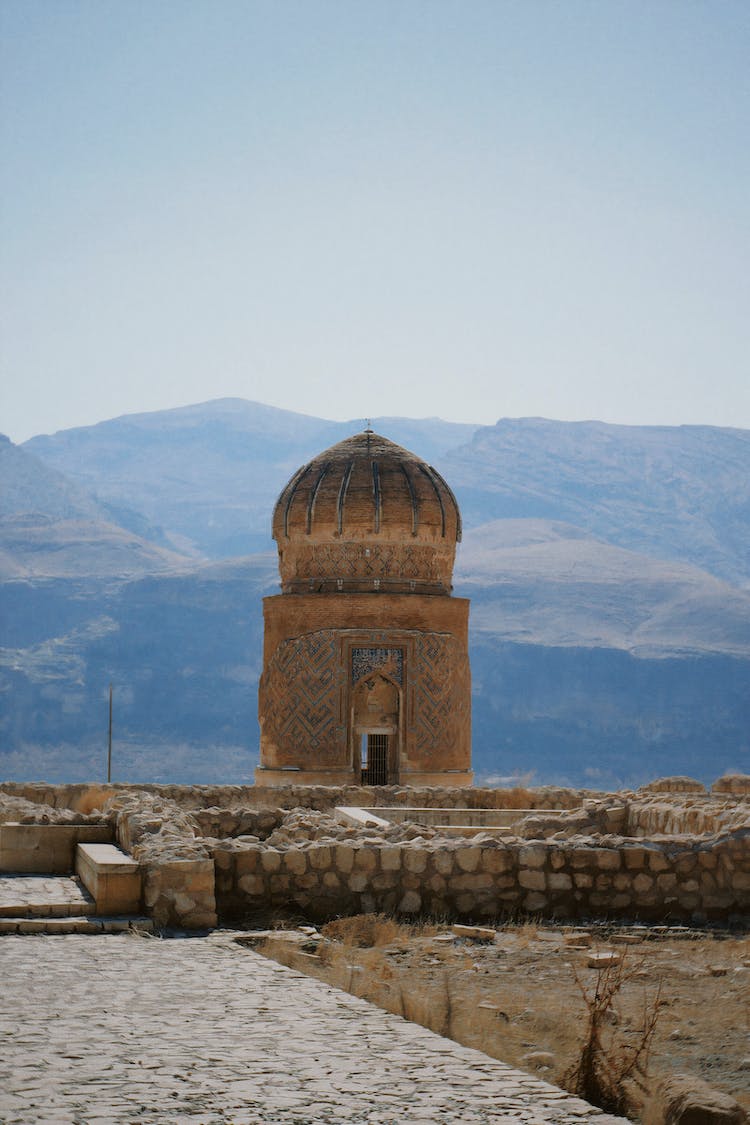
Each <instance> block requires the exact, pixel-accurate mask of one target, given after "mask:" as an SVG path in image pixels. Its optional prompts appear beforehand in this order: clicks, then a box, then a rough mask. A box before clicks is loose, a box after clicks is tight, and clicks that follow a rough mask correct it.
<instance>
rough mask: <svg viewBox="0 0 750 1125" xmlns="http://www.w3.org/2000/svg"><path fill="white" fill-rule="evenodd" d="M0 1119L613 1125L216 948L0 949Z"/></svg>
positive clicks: (29, 941) (41, 945)
mask: <svg viewBox="0 0 750 1125" xmlns="http://www.w3.org/2000/svg"><path fill="white" fill-rule="evenodd" d="M0 982H1V984H0V988H1V993H2V1003H1V1004H0V1120H1V1121H2V1122H3V1123H4V1125H11V1123H16V1122H24V1123H30V1122H42V1121H44V1122H55V1125H65V1123H71V1122H75V1123H80V1125H109V1123H111V1122H138V1123H142V1122H148V1123H151V1125H157V1123H162V1122H169V1123H172V1122H185V1123H190V1125H215V1123H216V1125H218V1123H223V1125H261V1123H262V1125H344V1123H345V1122H346V1123H353V1125H365V1123H368V1125H396V1123H398V1125H402V1123H410V1122H421V1123H424V1125H449V1123H450V1125H459V1123H460V1125H475V1123H476V1125H479V1123H485V1122H504V1123H505V1125H586V1123H587V1122H590V1123H591V1125H604V1123H605V1122H606V1123H608V1125H613V1123H614V1122H615V1121H616V1120H617V1121H619V1120H621V1119H615V1118H613V1117H607V1116H605V1115H602V1114H599V1112H598V1111H597V1110H594V1109H593V1108H592V1107H591V1106H589V1105H587V1104H586V1103H585V1102H582V1101H579V1100H578V1099H576V1098H572V1097H570V1096H569V1095H567V1094H564V1093H563V1092H562V1091H560V1090H558V1089H557V1088H556V1087H554V1086H550V1085H548V1084H547V1083H545V1082H542V1081H541V1080H539V1079H537V1078H534V1077H532V1076H530V1075H526V1074H523V1073H522V1072H520V1071H515V1070H512V1069H510V1068H509V1067H507V1066H505V1065H504V1064H503V1063H500V1062H496V1061H495V1060H494V1059H490V1058H488V1057H487V1056H486V1055H483V1054H481V1053H480V1052H478V1051H473V1050H471V1049H469V1048H467V1047H462V1046H460V1045H459V1044H456V1043H453V1042H451V1041H450V1040H447V1039H441V1038H440V1037H439V1036H437V1035H435V1034H433V1033H432V1032H430V1031H427V1030H426V1029H424V1028H422V1027H419V1026H418V1025H416V1024H411V1023H408V1022H407V1021H405V1020H403V1019H401V1018H400V1017H398V1016H394V1015H390V1014H388V1013H386V1012H383V1011H381V1010H380V1009H379V1008H376V1007H374V1006H372V1005H370V1004H368V1003H366V1002H365V1001H363V1000H359V999H357V998H356V997H353V996H350V995H348V994H347V993H343V992H339V991H338V990H336V989H333V988H329V987H328V986H327V985H324V984H321V983H320V982H319V981H316V980H312V979H311V978H309V977H306V976H303V975H302V974H300V973H297V972H294V971H292V970H291V969H287V968H284V967H283V966H281V965H277V964H276V963H275V962H272V961H268V960H266V959H265V958H263V957H260V956H259V955H257V954H255V953H252V952H250V951H248V950H245V949H243V948H241V947H240V946H238V945H237V944H236V943H234V942H233V941H232V940H231V935H229V934H228V933H226V932H221V931H217V932H216V933H214V934H213V935H211V936H209V937H202V938H190V939H188V938H182V939H180V938H172V939H165V940H161V939H154V938H151V939H149V938H144V937H139V936H135V935H127V936H126V935H122V936H119V935H118V936H101V937H84V936H81V935H76V934H73V935H68V936H58V937H52V936H42V935H39V936H36V935H34V936H26V937H20V936H6V937H2V938H0Z"/></svg>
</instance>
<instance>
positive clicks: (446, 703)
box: [410, 633, 470, 764]
mask: <svg viewBox="0 0 750 1125" xmlns="http://www.w3.org/2000/svg"><path fill="white" fill-rule="evenodd" d="M415 663H416V675H414V676H413V677H410V679H411V680H412V683H413V685H414V692H415V698H414V714H415V719H416V747H415V749H416V759H417V760H418V761H419V762H420V764H424V763H426V762H427V761H429V759H430V758H431V757H432V755H441V752H442V753H444V752H445V749H446V748H447V747H448V746H450V745H451V743H452V742H454V740H455V739H456V738H458V737H459V733H458V732H459V730H460V728H461V726H462V724H463V721H464V718H463V711H464V706H465V704H466V701H467V699H469V698H470V696H469V689H468V674H469V664H468V660H467V658H466V657H465V656H464V657H463V659H462V657H461V652H460V649H459V646H458V644H457V643H456V641H455V639H454V638H453V637H452V636H450V635H449V634H445V633H417V634H416V652H415Z"/></svg>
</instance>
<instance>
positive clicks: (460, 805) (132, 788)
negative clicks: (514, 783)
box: [0, 781, 604, 812]
mask: <svg viewBox="0 0 750 1125" xmlns="http://www.w3.org/2000/svg"><path fill="white" fill-rule="evenodd" d="M0 792H1V793H7V794H8V795H11V796H16V797H22V798H23V799H24V800H27V801H32V802H34V803H35V804H42V805H47V806H50V807H52V808H57V809H73V810H76V811H79V812H91V811H92V810H94V809H99V810H101V809H103V808H104V806H105V804H106V803H107V801H108V800H109V799H110V798H111V797H115V796H118V795H121V794H123V793H132V792H138V793H147V794H149V795H151V796H153V797H160V798H162V799H164V800H168V801H172V802H174V804H176V805H179V806H180V807H181V808H185V809H207V808H209V807H217V808H222V809H228V808H240V807H244V808H261V807H267V806H268V805H269V804H270V803H273V805H274V806H275V807H278V808H284V809H292V808H297V807H301V808H308V809H316V810H318V811H324V810H326V809H332V808H335V807H336V806H337V805H365V806H369V805H382V806H385V807H387V806H393V805H403V806H408V807H415V806H416V807H422V808H446V809H507V808H510V809H513V808H525V809H573V808H577V807H578V806H580V804H581V801H582V800H583V799H584V798H597V797H598V798H601V797H603V796H604V794H602V793H598V792H596V791H595V790H591V789H566V788H563V787H560V786H554V785H545V786H539V787H537V788H535V789H522V788H511V789H473V788H439V787H437V786H426V787H419V788H416V787H415V788H403V787H401V786H397V785H372V786H362V785H341V786H329V785H287V786H284V788H282V789H268V788H264V787H256V786H254V785H151V784H143V785H127V784H113V785H104V784H102V785H92V784H83V783H80V784H70V785H47V784H45V783H44V782H10V781H8V782H3V783H2V784H0Z"/></svg>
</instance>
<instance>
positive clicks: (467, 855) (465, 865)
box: [456, 848, 481, 872]
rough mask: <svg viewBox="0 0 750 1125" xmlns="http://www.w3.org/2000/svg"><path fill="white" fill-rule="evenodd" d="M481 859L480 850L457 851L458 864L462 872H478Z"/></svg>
mask: <svg viewBox="0 0 750 1125" xmlns="http://www.w3.org/2000/svg"><path fill="white" fill-rule="evenodd" d="M480 857H481V849H480V848H458V849H457V850H456V862H457V864H458V866H459V868H460V869H461V870H462V871H466V872H469V871H476V869H477V867H478V866H479V860H480Z"/></svg>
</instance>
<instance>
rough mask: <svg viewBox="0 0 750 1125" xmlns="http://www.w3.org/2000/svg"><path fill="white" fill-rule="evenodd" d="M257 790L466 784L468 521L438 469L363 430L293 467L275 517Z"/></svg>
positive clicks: (468, 720) (469, 776) (265, 610)
mask: <svg viewBox="0 0 750 1125" xmlns="http://www.w3.org/2000/svg"><path fill="white" fill-rule="evenodd" d="M273 536H274V539H275V540H276V543H277V546H278V552H279V570H280V573H281V587H282V593H281V594H278V595H275V596H273V597H269V598H265V599H264V603H263V613H264V653H263V674H262V677H261V681H260V688H259V709H258V714H259V721H260V727H261V738H260V766H259V767H258V769H257V771H256V775H255V780H256V784H257V785H263V786H279V785H289V784H301V785H314V784H323V785H351V784H357V785H358V784H360V783H363V784H366V785H395V784H401V785H450V786H463V785H470V784H471V781H472V773H471V689H470V673H469V651H468V620H469V603H468V600H467V599H465V598H455V597H452V596H451V589H452V585H451V583H452V577H453V564H454V559H455V553H456V543H457V542H458V541H459V540H460V538H461V516H460V513H459V510H458V505H457V503H456V499H455V497H454V495H453V493H452V492H451V490H450V488H449V487H448V485H447V484H446V482H445V481H444V480H443V478H442V477H441V476H440V474H439V473H438V472H436V471H435V469H433V468H432V467H431V466H429V465H427V464H426V463H425V462H424V461H422V460H420V458H418V457H416V456H415V455H414V454H412V453H409V452H408V451H407V450H405V449H402V448H401V447H400V446H398V445H395V444H394V443H393V442H391V441H389V440H388V439H387V438H384V437H380V436H379V435H378V434H375V433H372V432H371V431H370V430H367V431H365V432H364V433H361V434H358V435H356V436H355V437H352V438H349V439H348V440H346V441H343V442H340V443H339V444H338V445H335V446H333V447H332V448H331V449H328V450H326V451H325V452H323V453H321V454H320V455H319V456H318V457H316V458H314V460H312V461H311V462H310V463H309V464H307V465H304V466H303V467H302V468H301V469H299V470H298V472H296V473H295V474H294V476H293V477H292V479H291V480H290V481H289V483H288V484H287V485H286V487H285V488H284V489H283V491H282V493H281V495H280V497H279V499H278V501H277V503H276V507H275V510H274V514H273Z"/></svg>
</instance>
